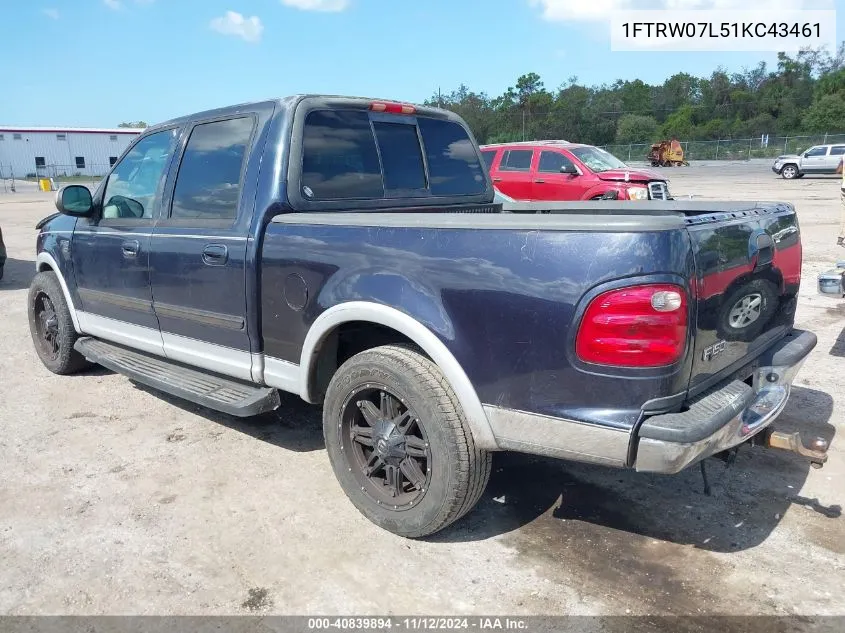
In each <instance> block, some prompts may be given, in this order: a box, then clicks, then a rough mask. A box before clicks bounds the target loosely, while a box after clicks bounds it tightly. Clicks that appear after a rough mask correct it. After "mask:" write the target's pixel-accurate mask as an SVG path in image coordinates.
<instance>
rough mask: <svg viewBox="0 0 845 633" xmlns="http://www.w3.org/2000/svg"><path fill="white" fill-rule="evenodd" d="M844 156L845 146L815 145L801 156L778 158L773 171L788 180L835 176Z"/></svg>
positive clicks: (785, 155) (788, 155) (792, 155)
mask: <svg viewBox="0 0 845 633" xmlns="http://www.w3.org/2000/svg"><path fill="white" fill-rule="evenodd" d="M843 155H845V144H841V143H840V144H838V145H814V146H813V147H811V148H810V149H808V150H807V151H806V152H802V153H800V154H784V155H783V156H778V157H777V158H776V159H775V162H774V164H773V165H772V171H773V172H775V173H776V174H780V175H781V176H783V177H784V178H786V179H787V180H792V179H793V178H801V177H802V176H804V175H805V174H835V173H836V168H837V167H838V166H839V161H841V160H842V157H843Z"/></svg>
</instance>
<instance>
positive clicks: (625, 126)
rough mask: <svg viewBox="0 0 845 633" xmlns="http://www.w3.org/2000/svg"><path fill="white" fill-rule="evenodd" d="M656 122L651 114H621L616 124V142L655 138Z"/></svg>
mask: <svg viewBox="0 0 845 633" xmlns="http://www.w3.org/2000/svg"><path fill="white" fill-rule="evenodd" d="M657 129H658V124H657V121H656V120H655V118H654V117H653V116H643V115H641V114H623V115H622V116H621V117H619V122H618V123H617V124H616V142H617V143H642V142H649V143H650V142H652V141H654V140H657Z"/></svg>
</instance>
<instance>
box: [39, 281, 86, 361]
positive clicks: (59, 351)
mask: <svg viewBox="0 0 845 633" xmlns="http://www.w3.org/2000/svg"><path fill="white" fill-rule="evenodd" d="M27 307H28V312H29V333H30V335H31V336H32V342H33V343H34V345H35V351H36V353H37V354H38V358H40V359H41V362H42V363H44V366H45V367H46V368H47V369H49V370H50V371H51V372H53V373H54V374H72V373H74V372H77V371H80V370H82V369H85V368H87V367H89V366H90V365H91V363H89V362H88V361H87V360H85V357H84V356H82V354H80V353H79V352H77V351H76V350H75V349H73V344H74V343H76V339H77V338H78V335H77V333H76V330H74V328H73V320H72V319H71V316H70V309H69V308H68V305H67V302H66V301H65V295H64V293H63V292H62V287H61V285H59V280H58V278H57V277H56V274H55V273H53V272H51V271H45V272H40V273H38V274H37V275H35V277H34V278H33V280H32V283H31V284H30V286H29V300H28V303H27Z"/></svg>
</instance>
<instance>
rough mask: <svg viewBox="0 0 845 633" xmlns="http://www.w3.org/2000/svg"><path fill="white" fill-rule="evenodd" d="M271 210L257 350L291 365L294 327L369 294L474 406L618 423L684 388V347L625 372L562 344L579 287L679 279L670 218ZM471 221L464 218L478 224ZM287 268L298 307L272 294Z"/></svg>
mask: <svg viewBox="0 0 845 633" xmlns="http://www.w3.org/2000/svg"><path fill="white" fill-rule="evenodd" d="M308 215H309V216H310V217H312V218H314V217H315V216H317V215H318V214H308ZM332 215H335V214H332ZM349 215H360V214H349ZM285 217H286V221H285V222H284V223H278V222H273V223H271V224H270V225H269V226H268V228H267V231H266V236H265V243H264V248H263V255H262V276H261V292H262V303H261V305H262V329H263V337H264V340H263V344H264V352H265V354H266V355H267V356H270V357H274V358H279V359H283V360H287V361H290V362H294V363H298V362H299V360H300V353H301V349H302V345H303V342H304V340H305V337H306V334H307V332H308V329H309V327H310V326H311V324H312V323H313V322H314V320H315V319H316V318H317V317H318V316H319V315H320V314H321V313H322V312H323V311H325V310H326V309H328V308H330V307H332V306H334V305H337V304H340V303H344V302H348V301H370V302H376V303H381V304H385V305H389V306H391V307H394V308H397V309H399V310H401V311H403V312H405V313H407V314H409V315H411V316H412V317H414V318H415V319H416V320H418V321H419V322H421V323H423V324H424V325H425V326H426V327H427V328H428V329H429V330H430V331H432V332H433V333H434V334H435V335H436V336H437V337H438V338H439V339H440V340H441V341H442V342H443V343H444V344H445V345H446V347H447V348H448V349H449V351H450V352H451V353H452V354H453V356H455V358H456V359H457V361H458V362H459V363H460V364H461V365H462V367H463V369H464V371H465V372H466V374H467V376H468V377H469V379H470V381H471V382H472V384H473V386H474V387H475V390H476V392H477V393H478V395H479V398H480V400H481V402H482V403H483V404H491V405H496V406H500V407H506V408H512V409H519V410H523V411H528V412H536V413H542V414H546V415H551V416H558V417H567V418H570V419H576V420H584V421H590V422H597V423H600V424H609V425H612V426H617V427H619V428H626V429H628V428H631V427H632V426H633V425H634V423H635V422H636V420H637V418H638V416H639V411H640V407H641V405H642V404H643V403H644V402H645V401H647V400H650V399H652V398H658V397H662V396H667V395H670V394H675V393H678V392H682V391H684V389H685V388H686V385H687V381H688V379H689V372H690V366H689V363H688V361H687V359H686V358H685V359H684V360H683V361H682V362H680V363H678V364H677V365H675V366H673V367H671V368H668V369H660V370H645V371H642V370H640V371H639V373H631V372H630V370H628V372H627V373H626V372H625V371H624V370H613V369H610V370H607V369H598V368H596V367H588V366H584V365H583V364H580V363H579V361H577V360H576V359H575V358H574V357H573V354H572V348H573V340H572V339H573V336H574V328H575V325H576V322H577V318H578V314H579V311H580V310H582V309H583V308H584V307H586V305H585V303H584V302H583V301H582V299H583V298H584V297H585V295H587V294H589V293H590V292H592V293H593V294H597V293H598V291H599V290H600V289H602V288H603V287H604V286H603V284H608V283H609V284H611V285H614V284H616V285H620V284H621V285H625V284H630V283H633V282H634V281H636V280H646V279H655V280H661V281H670V280H671V281H674V282H676V283H681V284H686V281H685V280H687V279H690V278H691V277H692V272H693V260H692V255H691V249H690V244H689V238H688V237H687V234H686V232H685V231H684V230H683V229H680V230H662V231H661V230H657V231H638V232H624V233H618V232H616V233H614V232H611V231H608V230H607V229H600V228H599V229H597V230H596V231H577V232H575V231H572V232H570V231H564V230H539V229H524V230H493V229H490V230H481V231H479V230H469V229H461V228H458V229H456V228H437V227H419V226H417V227H411V226H408V227H394V226H344V225H321V224H320V223H319V219H316V220H314V223H310V221H306V220H304V219H303V220H302V221H301V222H300V221H298V219H297V218H296V217H295V214H289V215H288V216H285ZM473 219H474V220H475V227H474V228H475V229H477V228H482V227H483V226H484V224H485V222H486V221H487V219H486V218H485V217H482V216H475V217H474V218H473ZM558 221H559V222H562V221H564V220H558ZM409 224H411V223H410V222H409ZM292 279H295V281H294V282H293V283H294V284H295V285H300V286H301V282H304V284H305V286H306V287H307V302H306V304H305V306H304V308H301V309H296V308H294V307H291V305H290V304H289V302H288V301H287V300H286V285H287V284H291V283H292V282H291V280H292ZM300 280H301V281H300ZM620 280H621V281H620ZM691 321H692V319H691ZM620 371H621V373H620ZM620 375H621V376H623V377H626V378H630V379H629V380H619V378H620Z"/></svg>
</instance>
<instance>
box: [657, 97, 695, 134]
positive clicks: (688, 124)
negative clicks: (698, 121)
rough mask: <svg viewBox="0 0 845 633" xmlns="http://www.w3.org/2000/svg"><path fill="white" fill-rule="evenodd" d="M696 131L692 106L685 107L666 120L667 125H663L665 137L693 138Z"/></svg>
mask: <svg viewBox="0 0 845 633" xmlns="http://www.w3.org/2000/svg"><path fill="white" fill-rule="evenodd" d="M694 129H695V124H694V123H693V122H692V106H689V105H685V106H682V107H680V108H678V109H677V110H676V111H675V112H673V113H672V114H670V115H669V116H668V117H667V118H666V123H664V124H663V136H665V137H666V138H677V139H686V138H692V137H693V130H694Z"/></svg>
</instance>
